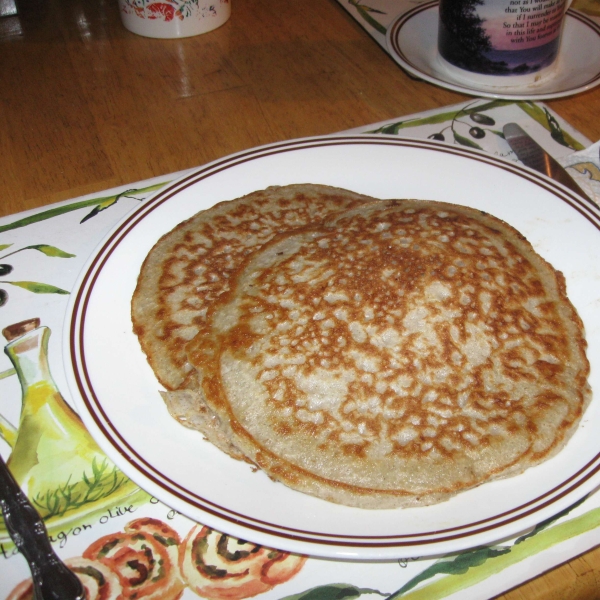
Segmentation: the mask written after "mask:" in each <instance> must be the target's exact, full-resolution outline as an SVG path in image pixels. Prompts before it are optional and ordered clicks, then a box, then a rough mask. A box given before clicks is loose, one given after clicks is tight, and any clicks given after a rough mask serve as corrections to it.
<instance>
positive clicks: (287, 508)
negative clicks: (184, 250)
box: [65, 135, 600, 560]
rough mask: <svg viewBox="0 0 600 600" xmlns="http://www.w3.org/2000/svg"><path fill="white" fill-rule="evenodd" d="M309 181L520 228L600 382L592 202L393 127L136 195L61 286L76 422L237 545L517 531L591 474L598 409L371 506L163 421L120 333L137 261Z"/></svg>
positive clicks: (599, 218)
mask: <svg viewBox="0 0 600 600" xmlns="http://www.w3.org/2000/svg"><path fill="white" fill-rule="evenodd" d="M306 182H310V183H321V184H329V185H334V186H340V187H345V188H347V189H350V190H354V191H356V192H360V193H363V194H369V195H372V196H375V197H378V198H423V199H435V200H441V201H446V202H455V203H459V204H465V205H469V206H473V207H477V208H480V209H482V210H485V211H488V212H490V213H492V214H494V215H496V216H498V217H499V218H501V219H504V220H505V221H507V222H508V223H510V224H512V225H513V226H515V227H516V228H517V229H519V230H520V231H521V232H523V233H524V234H525V235H526V236H527V237H528V238H529V239H530V241H531V242H532V243H533V245H534V246H535V248H536V249H537V250H538V252H539V253H540V254H541V255H542V256H544V257H545V258H546V259H547V260H549V261H550V262H551V263H552V264H554V266H555V267H557V268H558V269H560V270H561V271H562V272H563V273H564V274H565V276H566V278H567V283H568V291H569V296H570V298H571V299H572V301H573V302H574V304H575V305H576V307H577V309H578V310H579V312H580V314H581V316H582V318H583V320H584V322H585V325H586V328H587V333H588V338H589V342H590V346H589V357H590V359H591V361H592V365H593V367H592V369H593V372H592V381H591V383H592V386H593V387H594V388H595V389H600V381H599V378H600V369H599V368H598V367H600V311H598V302H599V299H600V261H598V258H597V254H598V252H597V249H598V247H599V246H598V245H599V243H600V211H599V210H598V209H597V208H596V207H594V206H592V205H591V203H589V202H588V203H586V202H585V201H584V200H582V199H581V198H579V197H577V196H576V195H575V194H573V193H572V192H570V191H568V190H567V189H566V188H562V187H561V186H559V185H558V184H555V183H553V182H551V181H550V180H548V179H546V178H545V177H543V176H541V175H538V174H536V173H535V172H533V171H530V170H528V169H525V168H522V167H519V166H518V165H516V164H514V163H508V162H505V161H503V160H501V159H498V158H495V157H492V156H489V155H485V154H483V153H481V152H477V151H473V150H470V149H465V148H463V147H458V146H451V145H446V144H443V143H439V142H434V141H431V140H414V139H413V140H411V139H404V138H399V137H396V136H381V135H357V136H331V137H322V138H309V139H305V140H296V141H290V142H283V143H279V144H274V145H271V146H266V147H261V148H257V149H253V150H249V151H247V152H242V153H240V154H236V155H233V156H231V157H227V158H224V159H222V160H219V161H216V162H214V163H211V164H209V165H207V166H205V167H202V168H200V169H198V170H196V171H194V172H193V173H192V174H189V175H187V176H185V177H184V178H182V179H180V180H178V181H177V182H175V183H173V184H170V185H169V186H168V187H167V188H166V189H164V190H162V191H161V192H159V193H158V194H157V195H155V196H153V197H152V198H151V199H149V200H146V201H145V202H144V203H143V204H141V205H140V206H139V207H138V208H136V209H135V210H134V211H133V212H131V213H130V214H129V215H128V216H127V217H126V218H125V219H124V220H123V221H122V222H121V223H120V224H119V225H118V226H116V228H115V229H114V230H113V231H112V233H110V235H108V236H107V238H106V239H105V241H104V242H103V243H102V244H100V246H99V248H98V250H97V252H96V254H95V255H94V256H93V257H92V258H91V259H90V261H89V263H88V265H87V266H86V268H85V269H84V270H83V272H82V274H81V276H80V280H79V284H78V288H77V291H76V292H75V293H73V295H72V299H71V305H70V309H69V313H68V315H69V316H68V319H67V324H66V331H65V339H66V340H68V343H67V344H66V348H65V365H66V367H67V372H68V373H67V377H68V380H69V385H70V387H71V391H72V394H73V398H74V400H75V402H76V405H77V407H78V409H79V412H80V414H81V415H82V418H83V420H84V422H85V424H86V425H87V427H88V428H89V429H90V431H91V433H92V435H93V436H94V437H95V438H96V439H97V440H98V442H99V444H100V445H101V446H102V448H103V449H104V451H105V452H106V453H107V454H108V455H109V456H110V457H111V458H112V460H113V461H114V462H115V463H116V464H117V465H118V466H119V467H120V468H121V469H122V470H123V471H124V472H125V473H127V474H128V475H129V476H130V477H131V478H132V479H134V480H135V481H136V482H138V483H139V485H140V486H142V487H143V488H145V489H146V490H147V491H148V492H150V493H152V494H153V495H154V496H156V497H157V498H159V499H160V500H162V501H163V502H164V503H166V504H167V505H169V506H171V507H172V508H175V509H176V510H178V511H180V512H182V513H184V514H186V515H188V516H189V517H191V518H193V519H195V520H197V521H200V522H202V523H204V524H206V525H209V526H212V527H214V528H215V529H217V530H219V531H223V532H226V533H229V534H231V535H234V536H237V537H239V538H243V539H250V540H252V541H255V542H258V543H262V544H264V545H267V546H274V547H277V548H281V549H284V550H290V551H295V552H301V553H309V554H312V555H320V556H327V557H333V558H338V559H342V558H360V559H379V560H381V559H388V558H398V557H407V556H424V555H433V554H439V553H446V552H451V551H458V550H461V549H465V548H469V547H472V546H476V545H479V544H488V543H492V542H495V541H497V540H499V539H501V538H505V537H508V536H514V535H517V534H518V533H520V532H522V531H524V530H526V529H528V528H530V527H532V526H534V525H535V524H537V523H539V522H540V521H542V520H544V519H546V518H549V517H551V516H553V515H555V514H556V513H558V512H559V511H561V510H562V509H564V508H566V507H568V506H570V505H571V504H572V503H573V502H575V501H576V500H578V499H580V498H582V497H583V496H584V495H585V494H587V493H588V492H590V491H591V490H593V489H594V488H595V487H596V486H597V485H598V484H599V483H600V475H599V470H600V454H599V452H600V446H599V445H598V433H597V432H598V431H600V403H599V402H593V403H592V405H591V406H590V408H589V409H588V411H587V413H586V414H585V417H584V419H583V421H582V423H581V425H580V428H579V429H578V431H577V432H576V434H575V435H574V437H573V438H572V439H571V441H570V442H569V444H568V445H567V447H566V448H565V449H564V450H563V451H562V452H561V453H560V454H559V455H558V456H556V457H555V458H553V459H552V460H550V461H548V462H546V463H544V464H542V465H540V466H538V467H535V468H532V469H530V470H528V471H527V472H526V473H525V474H524V475H520V476H517V477H513V478H511V479H507V480H504V481H496V482H492V483H487V484H485V485H482V486H480V487H479V488H477V489H474V490H470V491H467V492H463V493H461V494H459V495H458V496H456V497H455V498H453V499H451V500H450V501H448V502H444V503H441V504H437V505H433V506H429V507H422V508H411V509H398V510H381V511H376V510H375V511H369V510H361V509H355V508H349V507H345V506H339V505H336V504H332V503H329V502H326V501H323V500H319V499H317V498H313V497H311V496H308V495H305V494H301V493H299V492H295V491H293V490H291V489H288V488H287V487H285V486H283V485H282V484H279V483H274V482H272V481H271V480H270V479H269V478H268V477H267V476H266V475H265V474H264V473H262V472H257V473H255V472H253V471H252V469H251V468H250V467H249V465H247V464H243V463H241V462H238V461H235V460H233V459H231V458H229V457H228V456H226V455H225V454H223V453H222V452H220V451H219V450H217V449H216V448H215V447H213V446H212V445H211V444H210V443H208V442H206V441H204V440H203V438H202V436H201V435H200V434H199V433H197V432H195V431H191V430H188V429H186V428H184V427H182V426H181V425H179V424H178V423H177V422H176V421H175V420H173V419H172V418H170V417H169V415H168V413H167V411H166V409H165V407H164V404H163V402H162V400H161V398H160V396H159V393H158V388H159V386H158V384H157V382H156V379H155V377H154V374H153V373H152V371H151V369H150V367H149V366H148V364H147V363H146V359H145V357H144V355H143V354H142V352H141V350H140V347H139V345H138V341H137V338H136V337H135V335H134V334H133V333H132V325H131V319H130V300H131V296H132V293H133V291H134V287H135V284H136V279H137V275H138V272H139V269H140V266H141V264H142V261H143V260H144V258H145V256H146V254H147V253H148V251H149V250H150V249H151V247H152V246H153V245H154V243H155V242H156V241H157V240H158V238H159V237H160V236H161V235H162V234H164V233H166V232H167V231H169V230H171V229H172V228H173V227H174V226H175V225H176V224H177V223H179V222H180V221H182V220H183V219H185V218H187V217H190V216H191V215H193V214H194V213H196V212H197V211H199V210H201V209H204V208H208V207H210V206H211V205H213V204H214V203H216V202H217V201H221V200H227V199H232V198H236V197H239V196H241V195H243V194H246V193H248V192H251V191H253V190H258V189H262V188H265V187H267V186H269V185H273V184H290V183H306Z"/></svg>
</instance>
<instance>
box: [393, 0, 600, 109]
mask: <svg viewBox="0 0 600 600" xmlns="http://www.w3.org/2000/svg"><path fill="white" fill-rule="evenodd" d="M438 4H439V0H431V1H429V2H425V3H423V4H419V5H417V6H415V7H414V8H412V9H410V10H408V11H406V10H404V11H403V12H401V13H400V14H399V15H397V16H396V17H394V19H393V20H392V22H391V23H390V25H389V26H388V28H387V32H386V48H387V50H388V52H389V53H390V56H391V57H392V58H393V59H394V61H396V62H397V63H398V64H399V65H400V66H401V67H402V68H404V69H406V70H407V71H408V72H409V73H411V74H412V75H414V76H415V77H417V78H419V79H423V80H425V81H427V82H429V83H431V84H433V85H437V86H440V87H443V88H446V89H450V90H453V91H456V92H462V93H463V94H468V95H471V96H478V97H482V98H495V99H505V100H552V99H555V98H564V97H567V96H573V95H575V94H579V93H581V92H585V91H587V90H590V89H592V88H594V87H596V86H597V85H599V84H600V67H599V68H598V72H597V73H596V75H595V76H594V77H592V78H591V79H589V80H588V81H586V82H585V83H581V84H578V85H576V86H574V87H572V88H569V89H567V90H562V91H556V92H541V93H536V92H532V93H523V92H520V91H519V88H520V86H510V87H509V86H507V88H505V89H506V90H507V91H506V92H502V91H495V90H494V88H492V87H491V86H487V85H482V86H477V87H476V86H469V85H468V84H465V83H461V82H459V81H455V80H454V79H452V78H447V79H444V78H441V77H438V76H436V75H434V74H433V75H432V74H429V73H426V72H424V71H423V70H421V69H420V68H419V67H417V66H416V65H414V64H413V63H412V62H411V61H410V60H409V59H408V57H406V56H405V55H404V54H403V53H402V51H401V50H400V48H399V46H398V35H399V32H400V30H401V29H402V27H404V26H405V25H407V24H408V22H409V21H410V20H411V19H413V18H415V17H417V16H419V15H420V14H421V13H423V12H425V11H427V10H432V9H434V8H435V7H437V5H438ZM567 18H569V19H575V20H577V21H580V22H581V23H582V24H584V25H587V26H588V27H589V28H590V29H592V31H593V32H594V33H595V34H596V36H597V37H598V42H599V45H600V25H598V24H597V23H595V22H594V21H593V20H591V19H590V18H589V17H587V16H586V15H584V14H583V13H581V12H579V11H576V10H574V9H572V8H569V9H568V10H567ZM550 81H551V79H549V80H548V83H549V82H550ZM526 87H528V86H523V88H526Z"/></svg>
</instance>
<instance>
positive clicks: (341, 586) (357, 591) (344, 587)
mask: <svg viewBox="0 0 600 600" xmlns="http://www.w3.org/2000/svg"><path fill="white" fill-rule="evenodd" d="M363 594H377V595H379V596H382V597H387V596H388V594H384V593H382V592H380V591H378V590H371V589H368V588H359V587H356V586H354V585H350V584H348V583H330V584H329V585H320V586H318V587H314V588H311V589H309V590H305V591H304V592H300V593H299V594H293V595H292V596H286V597H285V598H282V599H281V600H349V599H351V598H359V597H360V596H362V595H363Z"/></svg>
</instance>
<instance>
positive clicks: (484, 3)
mask: <svg viewBox="0 0 600 600" xmlns="http://www.w3.org/2000/svg"><path fill="white" fill-rule="evenodd" d="M565 11H566V0H440V23H439V34H438V49H439V52H440V55H441V56H442V57H443V58H444V59H445V60H447V61H448V62H449V63H451V64H452V65H455V66H457V67H460V68H461V69H465V70H467V71H471V72H474V73H482V74H485V75H501V76H502V75H527V74H531V73H536V72H538V71H541V70H542V69H544V68H546V67H548V66H550V65H551V64H552V62H553V61H554V60H555V58H556V56H557V54H558V48H559V43H560V33H561V29H562V22H563V17H564V14H565Z"/></svg>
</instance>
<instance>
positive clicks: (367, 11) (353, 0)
mask: <svg viewBox="0 0 600 600" xmlns="http://www.w3.org/2000/svg"><path fill="white" fill-rule="evenodd" d="M348 3H349V4H350V5H351V6H354V8H355V9H356V10H357V12H358V14H359V15H360V16H361V17H362V18H363V19H364V20H365V21H366V22H367V23H368V24H369V25H370V26H371V27H373V28H374V29H376V30H377V31H379V33H381V34H383V35H385V34H386V31H387V30H386V28H385V27H384V26H383V25H382V24H381V23H380V22H379V21H377V20H376V19H375V18H373V16H372V15H371V13H377V14H380V15H385V14H386V13H384V12H383V11H382V10H377V9H376V8H372V7H371V6H366V5H365V4H361V2H360V0H348Z"/></svg>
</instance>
